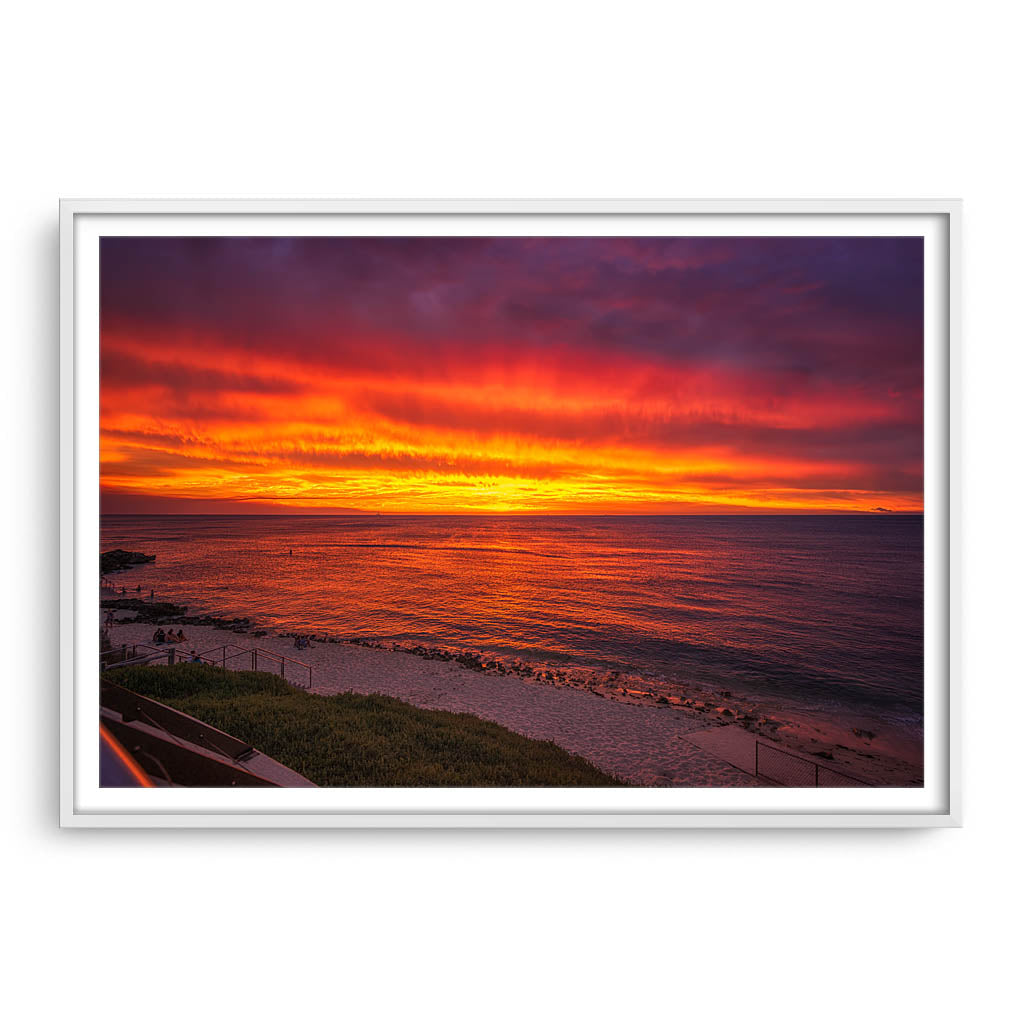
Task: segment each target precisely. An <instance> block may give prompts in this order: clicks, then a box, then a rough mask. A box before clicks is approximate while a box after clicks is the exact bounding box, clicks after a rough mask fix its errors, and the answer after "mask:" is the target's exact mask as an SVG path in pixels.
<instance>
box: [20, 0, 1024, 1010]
mask: <svg viewBox="0 0 1024 1024" xmlns="http://www.w3.org/2000/svg"><path fill="white" fill-rule="evenodd" d="M1019 11H1020V9H1019V7H1016V5H1010V4H1005V5H1004V4H996V3H984V2H975V3H973V4H970V5H967V4H942V3H937V2H931V3H924V4H910V3H900V2H894V0H887V2H884V3H875V2H870V0H867V2H865V0H862V2H860V3H858V4H851V5H848V6H847V5H842V6H841V5H838V4H822V3H820V2H814V3H792V2H782V3H780V2H776V3H724V2H723V3H718V4H712V3H702V4H699V5H695V6H692V7H687V6H684V5H682V4H679V3H669V4H655V3H647V2H643V0H632V2H630V3H628V4H623V3H616V4H606V3H596V2H593V0H591V2H588V3H580V4H568V3H558V2H554V0H548V2H545V3H524V2H520V3H517V4H506V5H497V4H482V3H444V2H440V0H434V2H431V3H422V4H398V3H378V4H359V5H344V4H338V3H333V4H329V3H322V4H321V3H305V2H301V0H293V2H291V3H288V4H284V5H282V4H259V3H254V2H251V0H250V2H248V3H244V4H230V3H215V2H211V0H207V2H205V3H192V2H179V3H176V4H169V5H141V4H137V3H102V2H93V3H89V4H67V5H61V4H47V3H37V4H34V5H27V4H24V5H16V6H14V5H12V6H11V7H10V8H9V9H7V11H6V13H5V17H4V41H3V44H2V59H0V77H2V86H3V93H2V95H3V115H2V117H3V120H2V134H0V138H2V141H3V146H4V151H5V155H4V157H3V158H2V161H0V174H2V176H3V185H4V187H3V220H2V222H0V223H2V229H0V230H2V260H3V263H2V272H0V286H2V301H0V341H2V344H3V359H4V363H5V366H4V370H5V372H4V377H5V381H4V391H5V398H4V401H3V403H2V407H3V413H2V414H3V438H4V447H3V466H4V469H5V472H4V473H3V481H4V490H5V495H6V498H5V500H4V501H3V503H2V506H3V515H4V523H5V526H6V527H7V530H6V531H5V533H4V534H3V538H4V542H3V548H4V554H3V562H4V565H5V568H6V570H7V571H6V573H5V577H6V584H7V585H6V587H5V588H4V589H3V613H2V619H0V622H2V624H3V634H4V639H5V641H6V642H7V644H8V645H12V644H17V645H22V646H21V647H20V648H19V649H20V651H21V652H22V654H21V657H22V660H21V661H20V662H18V663H16V662H15V661H14V660H13V659H12V658H11V657H10V656H8V657H7V658H6V659H5V664H6V666H7V669H6V671H5V672H4V673H3V680H2V685H3V687H4V690H5V694H4V696H5V700H4V703H3V732H2V736H3V743H2V757H3V773H2V779H3V784H4V789H5V803H6V814H5V818H6V821H7V823H8V829H7V830H6V838H5V840H4V841H3V843H2V844H0V849H2V850H3V853H4V854H5V856H6V858H7V860H8V863H7V866H6V870H5V871H4V872H3V873H2V875H0V877H2V879H3V883H2V884H3V901H2V906H3V928H2V933H0V934H2V938H0V943H2V945H3V949H2V950H0V966H2V968H3V971H4V973H6V974H7V976H8V981H7V982H5V983H4V988H3V1001H4V1004H5V1005H6V1006H7V1007H8V1008H9V1015H8V1019H11V1020H16V1021H21V1020H25V1021H48V1020H58V1019H59V1020H66V1019H69V1018H70V1016H71V1014H73V1013H78V1012H80V1011H82V1010H83V1009H84V1010H85V1013H86V1017H87V1019H91V1018H92V1017H93V1016H98V1015H100V1014H101V1013H102V1014H103V1015H105V1016H110V1015H116V1016H117V1017H119V1018H123V1019H128V1020H133V1019H137V1020H146V1021H148V1022H159V1021H170V1020H175V1021H177V1020H182V1019H185V1020H199V1021H205V1020H226V1019H240V1020H248V1021H281V1022H284V1021H291V1020H307V1019H341V1018H347V1019H352V1020H359V1021H363V1020H402V1021H404V1020H416V1021H418V1020H423V1019H427V1020H430V1019H438V1020H453V1019H465V1020H481V1021H490V1020H522V1019H541V1020H549V1019H552V1020H557V1019H564V1020H577V1019H579V1020H586V1019H591V1020H648V1019H661V1018H668V1017H681V1018H685V1019H690V1020H701V1021H703V1020H728V1021H732V1020H736V1021H758V1022H760V1021H770V1020H776V1019H785V1020H793V1019H797V1020H815V1021H819V1020H820V1021H834V1020H857V1021H863V1020H865V1019H871V1020H901V1019H908V1018H911V1017H913V1018H915V1019H922V1020H936V1019H954V1018H956V1019H960V1018H965V1017H967V1016H968V1015H970V1016H971V1017H974V1018H975V1019H979V1020H986V1019H1005V1018H1007V1017H1009V1016H1010V1015H1011V1014H1012V1006H1013V1005H1014V1003H1017V1005H1018V1006H1019V1000H1018V999H1017V998H1016V995H1015V993H1016V977H1015V973H1016V971H1017V970H1019V953H1020V932H1021V910H1022V907H1021V885H1020V881H1019V874H1018V870H1019V865H1020V847H1019V842H1018V841H1019V839H1020V836H1021V829H1020V819H1021V809H1020V797H1019V786H1020V779H1021V776H1022V773H1024V751H1022V748H1021V741H1020V726H1019V723H1020V721H1021V697H1020V687H1021V682H1022V671H1021V665H1020V658H1019V645H1018V644H1017V643H1016V642H1015V641H1016V640H1017V637H1018V636H1019V635H1020V632H1021V621H1020V620H1021V613H1022V610H1024V609H1022V601H1021V598H1020V590H1019V580H1020V578H1021V571H1022V568H1024V567H1022V565H1021V541H1020V530H1019V520H1020V509H1021V505H1022V502H1024V493H1022V488H1021V482H1020V473H1021V469H1020V466H1021V454H1020V448H1021V442H1022V430H1021V425H1020V423H1021V421H1020V408H1021V397H1020V389H1021V382H1022V369H1024V367H1022V360H1021V343H1022V340H1024V339H1022V332H1021V322H1020V305H1021V292H1022V287H1021V270H1022V266H1021V255H1020V239H1021V237H1022V232H1024V217H1022V212H1021V209H1022V207H1021V198H1022V197H1021V188H1020V180H1021V150H1020V138H1021V119H1020V99H1021V76H1020V71H1019V67H1020V63H1019V41H1020V38H1021V31H1020V30H1021V24H1020V20H1019V19H1020V13H1019ZM65 195H66V196H105V197H140V196H142V197H145V196H172V195H185V196H204V197H205V196H229V195H242V196H337V197H341V196H356V197H395V196H398V197H424V196H425V197H438V196H441V197H445V196H448V197H493V196H500V197H505V196H511V197H552V196H554V197H565V196H583V197H664V196H672V197H766V196H767V197H836V196H839V197H900V198H902V197H939V196H941V197H945V196H958V197H962V198H964V199H965V201H966V207H965V214H966V220H965V289H964V297H965V304H966V312H965V324H964V326H965V333H964V338H965V343H964V378H963V381H962V382H960V383H962V389H963V397H964V402H965V419H964V435H963V439H964V445H965V453H966V459H965V467H964V468H965V475H964V493H963V504H964V509H965V514H966V520H965V526H966V530H965V536H964V547H963V556H964V562H965V588H964V595H963V602H964V643H965V664H964V670H965V682H966V699H967V728H966V746H965V756H966V827H965V828H964V829H962V830H959V831H944V832H929V833H923V834H920V833H918V834H914V833H901V832H873V833H862V834H857V833H852V834H851V833H842V834H840V833H814V832H801V833H789V834H782V833H778V834H753V833H750V834H744V833H733V834H726V833H703V834H632V835H622V834H615V835H601V834H571V835H565V834H539V835H534V834H521V835H501V834H463V835H445V834H426V835H424V834H412V835H411V834H381V835H375V834H365V835H349V834H301V833H300V834H258V833H249V834H222V833H221V834H218V833H214V834H173V833H170V834H146V833H142V834H127V833H105V834H89V833H82V832H78V833H73V834H72V833H59V832H58V831H57V829H56V742H55V735H56V724H57V718H56V680H57V663H56V647H55V644H54V643H52V642H51V641H52V640H53V638H54V636H55V629H56V620H55V612H56V593H55V587H56V573H57V562H56V552H55V548H54V543H55V538H56V521H57V520H56V516H57V506H56V500H57V476H56V450H57V449H56V408H57V406H56V382H57V199H58V197H60V196H65Z"/></svg>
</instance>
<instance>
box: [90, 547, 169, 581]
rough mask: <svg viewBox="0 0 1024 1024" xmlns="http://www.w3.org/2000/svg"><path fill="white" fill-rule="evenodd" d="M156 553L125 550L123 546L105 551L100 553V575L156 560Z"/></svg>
mask: <svg viewBox="0 0 1024 1024" xmlns="http://www.w3.org/2000/svg"><path fill="white" fill-rule="evenodd" d="M155 561H156V555H144V554H143V553H142V552H141V551H125V550H123V549H122V548H115V549H114V550H113V551H104V552H103V553H102V554H101V555H100V575H106V573H108V572H120V571H121V570H122V569H131V568H132V567H134V566H136V565H145V564H146V562H155Z"/></svg>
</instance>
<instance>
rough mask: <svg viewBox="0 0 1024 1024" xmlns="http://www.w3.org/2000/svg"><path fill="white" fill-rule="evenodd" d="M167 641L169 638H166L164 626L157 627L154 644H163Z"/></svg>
mask: <svg viewBox="0 0 1024 1024" xmlns="http://www.w3.org/2000/svg"><path fill="white" fill-rule="evenodd" d="M166 639H167V637H166V636H164V628H163V626H157V627H156V632H155V633H154V634H153V643H155V644H162V643H163V642H164V641H165V640H166Z"/></svg>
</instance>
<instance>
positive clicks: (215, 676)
mask: <svg viewBox="0 0 1024 1024" xmlns="http://www.w3.org/2000/svg"><path fill="white" fill-rule="evenodd" d="M104 678H108V679H109V680H110V681H111V682H114V683H117V684H118V685H120V686H124V687H126V688H127V689H129V690H133V691H135V692H136V693H139V694H142V695H143V696H146V697H152V698H153V699H154V700H158V701H160V702H161V703H163V704H168V705H169V706H171V707H174V708H177V709H178V710H179V711H184V712H185V713H186V714H188V715H192V716H193V717H195V718H198V719H201V720H202V721H204V722H207V723H208V724H210V725H212V726H214V727H215V728H217V729H222V730H223V731H224V732H227V733H230V734H231V735H232V736H236V737H237V738H238V739H240V740H243V741H244V742H246V743H249V744H251V745H252V746H254V747H256V749H257V750H261V751H262V752H263V753H265V754H267V755H269V756H270V757H272V758H274V759H275V760H277V761H280V762H281V763H282V764H284V765H287V766H288V767H289V768H293V769H294V770H295V771H297V772H299V773H300V774H301V775H304V776H305V777H306V778H307V779H309V780H310V781H311V782H315V783H316V784H317V785H318V786H515V787H523V786H574V787H578V786H621V785H624V783H623V782H622V781H621V780H619V779H616V778H615V777H614V776H611V775H608V774H606V773H605V772H602V771H600V770H599V769H597V768H595V767H594V766H593V765H592V764H590V762H589V761H585V760H584V759H583V758H582V757H577V756H575V755H573V754H570V753H568V752H567V751H565V750H563V749H562V748H561V747H558V746H556V745H555V744H554V743H550V742H546V741H541V740H532V739H528V738H527V737H525V736H520V735H519V734H518V733H515V732H512V731H511V730H509V729H506V728H504V727H503V726H500V725H496V724H495V723H493V722H486V721H484V720H483V719H480V718H477V717H475V716H474V715H468V714H453V713H451V712H448V711H425V710H423V709H421V708H417V707H413V706H412V705H411V704H406V703H405V702H403V701H400V700H396V699H395V698H393V697H384V696H380V695H369V696H367V695H362V694H354V693H342V694H334V695H331V696H321V695H319V694H313V693H306V692H305V691H302V690H296V689H295V688H294V687H292V686H289V685H288V684H287V683H286V682H284V681H283V680H282V679H280V678H279V677H277V676H273V675H270V674H269V673H266V672H234V671H230V670H225V669H222V668H218V667H214V666H209V665H195V664H191V663H185V664H178V665H169V666H149V665H146V666H142V665H133V666H127V667H125V668H120V669H110V670H108V671H107V672H106V673H105V674H104Z"/></svg>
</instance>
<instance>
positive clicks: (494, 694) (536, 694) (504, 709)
mask: <svg viewBox="0 0 1024 1024" xmlns="http://www.w3.org/2000/svg"><path fill="white" fill-rule="evenodd" d="M182 628H183V629H184V630H185V633H186V634H187V636H188V640H187V642H186V643H185V644H183V645H181V647H180V650H181V652H182V653H183V654H185V655H187V654H188V652H189V651H190V650H192V649H193V648H194V649H196V650H197V651H200V652H203V651H206V650H209V649H211V648H216V647H220V646H221V645H222V644H225V643H235V644H237V645H238V646H239V647H244V648H252V647H260V648H262V649H264V650H267V651H271V652H274V653H275V654H279V655H284V656H285V657H288V658H294V659H295V660H297V661H301V662H304V663H305V664H307V665H310V666H312V668H313V691H314V692H316V693H323V694H329V693H342V692H345V691H353V692H356V693H381V694H386V695H388V696H390V697H397V698H398V699H399V700H404V701H408V702H409V703H410V704H415V705H416V706H417V707H421V708H430V709H435V710H442V711H457V712H463V711H464V712H468V713H470V714H473V715H476V716H478V717H479V718H486V719H488V720H490V721H492V722H497V723H498V724H499V725H503V726H505V727H506V728H509V729H512V730H514V731H515V732H518V733H522V734H523V735H524V736H529V737H531V738H533V739H540V740H551V741H553V742H554V743H557V744H558V745H559V746H560V747H562V748H564V749H565V750H568V751H570V752H572V753H574V754H579V755H581V756H582V757H585V758H586V759H587V760H588V761H590V762H591V763H592V764H595V765H597V766H598V767H599V768H602V769H604V770H605V771H608V772H612V773H613V774H615V775H618V776H620V777H621V778H624V779H626V780H628V781H630V782H634V783H638V784H640V785H644V786H689V787H702V786H757V785H760V783H759V782H758V780H757V779H755V778H754V777H753V776H751V775H749V774H748V773H746V772H743V771H740V770H739V769H738V768H734V767H733V766H732V765H730V764H729V763H728V762H727V761H725V760H723V759H722V758H720V757H718V756H716V755H715V754H713V753H711V752H709V751H707V750H704V749H701V748H700V747H698V746H697V745H695V744H694V743H691V742H689V741H688V740H687V739H686V734H687V733H691V732H692V733H696V732H698V731H701V730H706V729H707V727H708V723H707V721H706V720H705V719H702V718H700V717H699V716H697V715H693V714H691V713H689V712H686V711H684V710H681V709H678V708H669V707H652V706H643V705H637V704H624V703H620V702H617V701H613V700H607V699H604V698H601V697H598V696H595V695H594V694H592V693H588V692H586V691H581V690H575V689H571V688H568V687H565V688H562V687H555V686H549V685H545V684H538V683H529V682H526V681H525V680H523V679H520V678H518V677H515V676H498V675H491V674H488V673H482V672H477V671H473V670H472V669H468V668H464V667H463V666H461V665H458V664H453V663H451V662H444V661H430V660H427V659H424V658H420V657H417V656H416V655H414V654H407V653H405V652H400V651H386V650H378V649H374V648H367V647H360V646H358V645H353V644H313V645H312V646H311V647H309V648H308V649H306V650H302V651H297V650H295V648H294V647H293V645H292V640H291V638H290V637H289V638H285V637H279V636H277V635H275V634H270V635H268V636H264V637H258V638H257V637H253V636H252V635H251V634H233V633H231V632H228V631H225V630H221V629H216V628H214V627H210V626H184V627H182ZM154 630H155V627H154V626H151V625H136V624H134V623H124V624H120V625H115V626H114V628H113V630H112V633H111V641H112V642H113V643H114V645H115V646H117V645H120V644H124V643H129V644H131V643H151V640H152V635H153V632H154ZM246 660H247V659H245V658H242V659H238V660H237V661H236V662H235V667H238V668H243V667H244V668H248V667H250V666H249V665H248V664H245V662H246ZM260 667H261V668H262V669H264V670H266V669H267V668H269V667H270V666H269V663H267V662H263V663H261V665H260ZM291 671H292V670H289V674H290V673H291Z"/></svg>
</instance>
